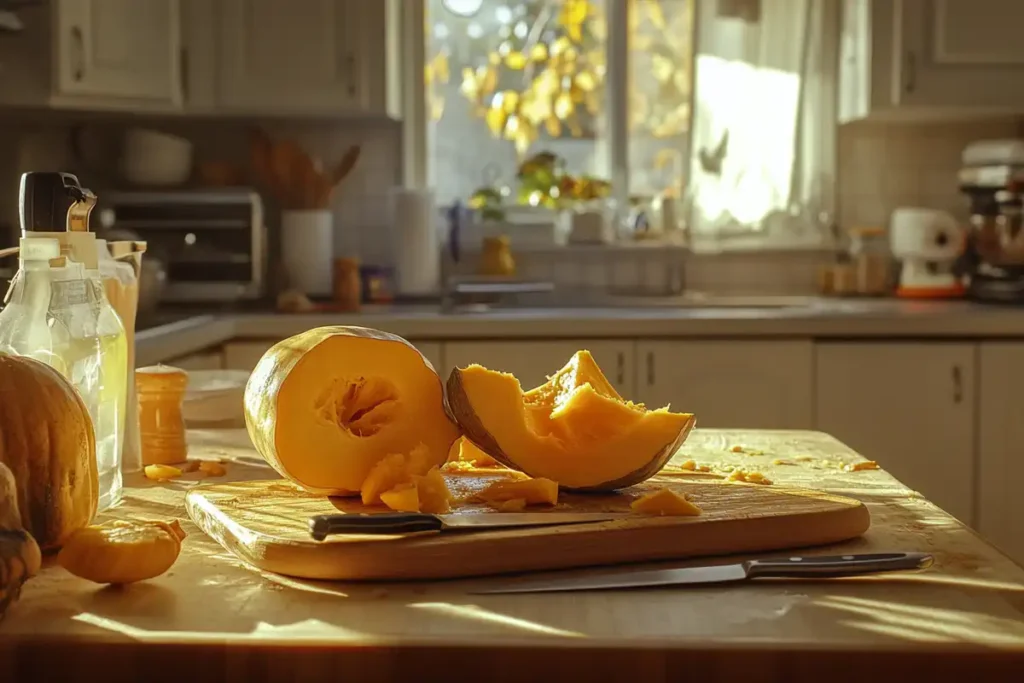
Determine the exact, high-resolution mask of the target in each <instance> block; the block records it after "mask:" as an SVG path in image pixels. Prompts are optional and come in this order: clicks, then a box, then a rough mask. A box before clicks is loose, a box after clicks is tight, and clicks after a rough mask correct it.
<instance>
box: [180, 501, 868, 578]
mask: <svg viewBox="0 0 1024 683" xmlns="http://www.w3.org/2000/svg"><path fill="white" fill-rule="evenodd" d="M195 493H196V495H191V494H193V491H189V495H186V510H187V511H188V514H189V517H190V518H191V519H192V521H193V522H194V523H195V524H196V525H197V526H198V527H199V528H200V529H202V530H203V532H205V533H206V534H207V535H209V536H210V537H211V538H213V539H214V540H216V541H217V542H218V543H219V544H220V545H221V546H223V547H224V548H225V549H227V550H228V551H230V552H232V553H234V554H235V555H236V556H238V557H240V558H241V559H242V560H244V561H245V562H247V563H249V564H251V565H252V566H254V567H255V568H256V569H259V570H261V571H267V572H271V573H275V574H282V575H284V576H289V577H292V578H299V579H309V580H330V581H426V580H444V579H466V578H476V577H485V576H496V575H501V574H510V573H520V572H528V571H547V570H558V569H580V568H584V567H594V566H610V565H622V564H628V563H646V562H656V561H667V560H688V559H696V558H701V557H715V556H724V555H732V554H741V553H762V552H773V551H782V550H788V549H796V548H807V547H814V546H823V545H831V544H834V543H840V542H843V541H848V540H851V539H854V538H858V537H860V536H862V535H863V534H864V533H866V532H867V530H868V529H869V528H870V525H871V515H870V512H869V511H868V509H867V507H866V506H865V505H864V504H863V503H862V502H860V501H857V500H855V499H852V498H850V499H847V498H843V497H841V496H830V498H832V499H841V500H844V501H850V502H851V503H853V504H851V505H847V506H846V507H837V508H835V509H832V510H827V511H818V512H813V513H812V512H808V513H797V514H793V515H787V516H766V517H757V518H749V519H732V520H716V521H715V522H711V523H707V524H693V525H687V524H685V523H680V524H657V525H628V524H623V523H622V522H605V523H595V524H587V525H579V526H576V525H573V526H566V527H560V528H559V531H558V533H559V535H560V536H562V537H563V538H561V539H560V541H561V542H560V543H559V550H560V552H559V553H558V556H560V557H562V558H569V560H568V561H558V562H552V561H551V555H550V554H541V555H540V557H541V561H535V560H532V559H531V558H536V557H537V555H536V554H534V553H531V552H529V546H530V545H533V544H536V543H538V541H537V537H531V536H512V537H511V538H510V537H509V536H510V533H509V532H492V533H490V534H488V535H489V536H490V538H489V539H486V540H484V539H479V538H477V539H474V540H473V543H474V544H475V545H477V546H480V545H486V544H487V542H488V541H498V542H500V543H502V544H503V545H504V546H505V547H504V548H503V549H502V550H501V552H491V553H488V552H487V550H486V549H485V548H479V549H478V553H477V558H478V559H477V565H476V566H475V567H473V568H472V569H471V570H464V569H463V568H460V567H458V566H456V567H455V568H454V569H453V567H452V566H451V564H450V563H449V562H445V557H444V555H445V550H446V549H447V550H451V547H450V546H445V545H441V544H438V543H431V540H435V539H438V538H439V536H431V537H423V538H417V539H409V540H408V541H403V542H402V544H403V546H404V547H403V552H404V553H405V556H404V557H403V562H401V563H395V564H394V565H392V566H393V567H394V568H395V569H397V571H391V572H385V573H382V572H381V571H379V567H380V564H381V563H380V561H379V560H374V559H373V558H372V556H373V555H374V553H375V551H378V550H380V548H381V546H380V544H379V543H367V544H351V543H350V544H340V543H339V544H317V543H315V542H312V541H310V542H308V543H307V542H303V541H295V540H291V539H280V538H278V539H276V541H275V542H268V541H267V540H264V539H268V538H273V537H260V536H259V535H257V534H253V533H252V532H248V531H247V530H246V529H244V528H243V527H241V525H239V524H238V523H237V522H235V521H234V520H232V519H230V517H228V516H227V515H225V514H224V513H223V511H222V510H220V509H219V508H218V507H217V506H216V505H214V504H213V503H212V502H211V501H209V500H208V499H206V498H205V497H203V496H202V495H201V493H202V492H201V491H195ZM801 518H807V519H806V520H805V521H807V522H808V523H806V524H803V525H801V524H796V525H795V526H796V528H797V529H799V532H798V534H797V535H796V536H795V537H789V538H788V539H786V540H782V539H779V538H777V536H778V533H777V528H783V527H789V526H792V525H793V522H799V521H800V519H801ZM826 519H827V521H829V522H830V523H831V526H825V525H823V524H822V522H823V521H825V520H826ZM780 520H785V523H782V522H780ZM739 524H744V525H746V526H747V527H748V529H747V530H746V531H747V535H746V538H747V539H749V540H748V541H745V542H743V543H738V544H737V543H735V542H733V543H730V544H728V545H725V544H723V543H722V541H721V539H722V538H725V537H726V534H723V533H722V531H724V530H726V529H725V527H729V526H735V525H739ZM688 526H689V527H690V528H691V529H693V530H696V531H695V532H692V533H691V537H690V538H688V539H687V541H688V543H690V544H691V545H690V546H688V548H687V549H686V550H685V551H684V552H679V551H676V549H675V548H673V547H671V546H668V545H666V544H665V543H664V541H665V540H667V539H665V538H658V539H657V541H658V542H655V539H654V537H655V536H658V537H663V536H665V535H666V534H667V533H669V532H671V531H672V530H676V531H679V530H682V529H686V528H687V527H688ZM584 527H585V528H584ZM750 527H753V528H750ZM232 529H234V532H233V533H228V532H229V531H231V530H232ZM622 532H629V533H630V534H631V536H633V538H632V539H631V542H630V543H629V544H614V543H604V544H599V543H593V542H592V541H594V540H595V539H597V538H599V537H600V538H602V539H605V540H606V539H607V537H608V534H615V533H622ZM759 532H760V533H759ZM246 534H250V535H252V536H253V537H254V540H253V542H252V543H251V544H248V543H245V542H243V541H242V540H240V539H241V538H242V537H244V536H245V535H246ZM499 534H500V536H499ZM598 534H600V536H598ZM773 534H774V535H775V536H774V540H773ZM694 535H696V536H699V537H700V539H699V540H700V541H701V543H700V544H699V545H697V547H696V548H694V547H693V545H692V544H693V542H694V538H692V536H694ZM637 536H640V537H641V538H640V539H637V538H636V537H637ZM647 537H650V538H647ZM546 540H547V541H548V542H550V538H547V539H546ZM388 543H389V544H390V543H391V542H388ZM510 546H511V547H510ZM638 547H646V548H647V551H646V552H645V554H644V556H643V557H637V548H638ZM510 558H512V559H511V561H510ZM372 567H376V568H377V570H375V571H370V570H368V569H367V568H372Z"/></svg>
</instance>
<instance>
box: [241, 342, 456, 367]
mask: <svg viewBox="0 0 1024 683" xmlns="http://www.w3.org/2000/svg"><path fill="white" fill-rule="evenodd" d="M278 341H280V340H277V339H254V340H246V341H232V342H228V343H227V344H225V345H224V367H225V368H227V369H228V370H252V369H253V368H255V367H256V364H257V363H259V362H260V358H262V357H263V354H265V353H266V352H267V350H268V349H269V348H270V347H271V346H273V345H274V344H276V343H277V342H278ZM410 341H411V342H412V344H413V345H414V346H415V347H416V348H417V349H419V351H420V353H422V354H423V355H424V356H425V357H426V359H427V360H429V361H430V364H431V365H433V366H434V368H435V369H437V370H438V371H440V369H441V368H442V367H443V366H444V363H443V354H442V351H441V349H442V345H441V342H421V341H415V340H410Z"/></svg>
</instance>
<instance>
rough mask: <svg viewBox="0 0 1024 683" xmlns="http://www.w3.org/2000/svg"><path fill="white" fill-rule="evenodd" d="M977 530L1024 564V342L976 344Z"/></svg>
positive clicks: (1019, 562)
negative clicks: (1021, 400)
mask: <svg viewBox="0 0 1024 683" xmlns="http://www.w3.org/2000/svg"><path fill="white" fill-rule="evenodd" d="M979 361H980V372H979V374H980V381H979V383H978V384H979V386H980V387H981V392H980V394H981V395H980V397H979V401H978V427H979V433H978V460H979V468H978V475H979V482H978V520H977V521H978V526H977V528H978V531H980V532H981V534H982V535H983V536H985V538H987V539H988V540H989V541H991V542H992V543H993V544H994V545H995V546H997V547H998V548H999V549H1000V550H1002V551H1003V552H1004V553H1006V554H1007V555H1009V556H1010V557H1012V558H1013V559H1014V561H1016V562H1017V563H1018V564H1021V565H1024V497H1022V496H1021V492H1020V491H1019V489H1020V484H1021V482H1022V481H1024V446H1022V444H1024V419H1022V418H1021V406H1020V404H1018V403H1017V399H1019V398H1020V393H1021V387H1024V343H1021V342H987V343H982V344H980V353H979Z"/></svg>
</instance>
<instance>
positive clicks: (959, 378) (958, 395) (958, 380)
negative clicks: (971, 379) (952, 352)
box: [953, 365, 964, 404]
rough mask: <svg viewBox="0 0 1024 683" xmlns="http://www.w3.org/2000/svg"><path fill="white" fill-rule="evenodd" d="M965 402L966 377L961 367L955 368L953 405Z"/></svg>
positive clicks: (955, 366) (956, 366)
mask: <svg viewBox="0 0 1024 683" xmlns="http://www.w3.org/2000/svg"><path fill="white" fill-rule="evenodd" d="M963 402H964V376H963V371H961V370H960V366H959V365H954V366H953V403H956V404H960V403H963Z"/></svg>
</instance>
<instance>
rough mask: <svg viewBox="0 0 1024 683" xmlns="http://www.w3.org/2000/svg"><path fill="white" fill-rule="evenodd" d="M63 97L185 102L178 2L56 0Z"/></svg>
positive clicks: (59, 78)
mask: <svg viewBox="0 0 1024 683" xmlns="http://www.w3.org/2000/svg"><path fill="white" fill-rule="evenodd" d="M55 11H56V20H55V31H56V35H55V36H54V47H55V55H56V60H57V69H56V72H57V83H56V90H57V92H58V94H60V95H85V96H97V97H116V98H130V99H143V100H154V101H163V102H168V103H173V104H180V103H181V73H180V60H181V53H180V50H181V16H180V7H179V5H178V0H146V1H145V2H139V1H138V0H58V1H57V4H56V5H55Z"/></svg>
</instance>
